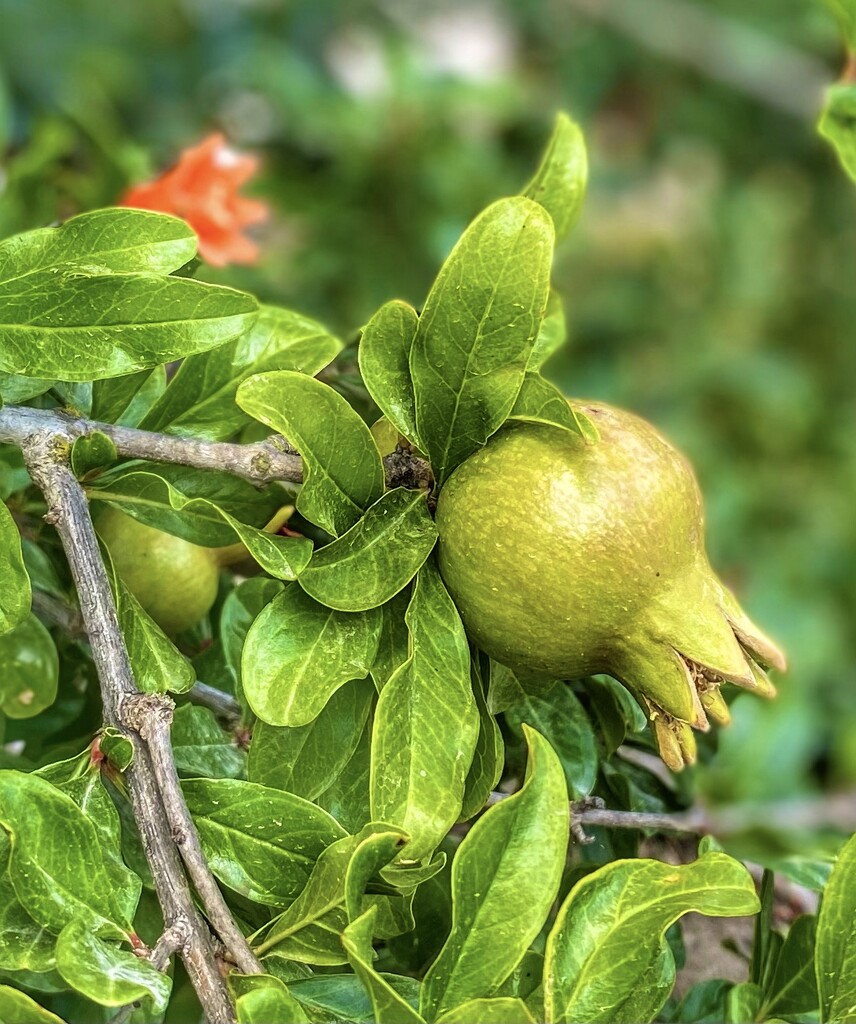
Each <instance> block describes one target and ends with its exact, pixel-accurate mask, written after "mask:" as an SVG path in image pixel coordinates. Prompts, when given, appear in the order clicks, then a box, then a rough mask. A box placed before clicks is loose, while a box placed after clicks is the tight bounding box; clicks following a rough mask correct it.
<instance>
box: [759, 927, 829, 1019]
mask: <svg viewBox="0 0 856 1024" xmlns="http://www.w3.org/2000/svg"><path fill="white" fill-rule="evenodd" d="M816 935H817V918H816V917H814V916H813V915H811V914H802V915H801V916H800V917H798V918H797V919H796V921H794V923H793V924H792V925H791V927H790V930H789V931H788V935H787V938H786V939H785V942H784V945H783V946H782V949H781V952H780V953H779V958H778V960H777V962H776V969H775V971H774V972H773V976H772V978H771V979H770V982H769V984H768V985H767V986H766V988H765V991H764V1009H765V1012H764V1013H763V1015H762V1016H761V1019H762V1020H763V1019H766V1017H769V1016H771V1015H774V1016H777V1017H789V1016H794V1015H796V1014H801V1013H813V1012H815V1011H816V1010H817V1009H818V1007H819V1006H820V998H819V996H818V992H817V977H816V976H815V970H814V962H815V940H816Z"/></svg>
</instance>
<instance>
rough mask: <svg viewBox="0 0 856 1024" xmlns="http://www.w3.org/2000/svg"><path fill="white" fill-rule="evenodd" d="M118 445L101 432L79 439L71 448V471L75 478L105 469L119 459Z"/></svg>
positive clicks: (97, 431)
mask: <svg viewBox="0 0 856 1024" xmlns="http://www.w3.org/2000/svg"><path fill="white" fill-rule="evenodd" d="M118 457H119V456H118V452H117V451H116V445H115V444H113V442H112V441H111V440H110V438H109V437H108V436H107V435H106V434H102V433H101V431H100V430H93V431H92V433H91V434H86V435H85V436H84V437H78V438H77V440H76V441H75V442H74V444H73V445H72V446H71V469H72V472H73V473H74V475H75V476H77V477H82V476H85V475H86V474H87V473H89V472H90V471H91V470H93V469H103V468H104V467H105V466H109V465H110V464H111V463H112V462H115V461H116V459H117V458H118Z"/></svg>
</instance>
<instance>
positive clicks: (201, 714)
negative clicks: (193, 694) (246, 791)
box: [172, 704, 260, 781]
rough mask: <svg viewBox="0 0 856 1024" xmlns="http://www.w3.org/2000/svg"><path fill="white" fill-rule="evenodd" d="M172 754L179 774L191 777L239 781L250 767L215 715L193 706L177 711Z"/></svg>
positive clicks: (244, 755) (174, 721) (174, 718)
mask: <svg viewBox="0 0 856 1024" xmlns="http://www.w3.org/2000/svg"><path fill="white" fill-rule="evenodd" d="M172 752H173V755H174V757H175V766H176V768H177V769H178V771H179V774H180V775H184V776H190V777H193V776H207V777H208V778H211V779H237V778H240V777H241V776H242V775H243V774H244V771H245V768H246V764H247V755H246V754H245V753H244V752H243V751H242V750H239V749H238V747H237V746H236V745H235V742H234V740H233V739H232V738H230V737H229V736H228V735H227V734H226V733H225V732H224V731H223V730H222V729H221V728H220V725H219V723H218V722H217V719H216V718H215V716H214V714H213V712H211V711H209V710H208V708H198V707H194V706H193V705H192V704H185V705H184V707H180V708H177V709H176V712H175V716H174V717H173V720H172ZM254 781H260V780H254Z"/></svg>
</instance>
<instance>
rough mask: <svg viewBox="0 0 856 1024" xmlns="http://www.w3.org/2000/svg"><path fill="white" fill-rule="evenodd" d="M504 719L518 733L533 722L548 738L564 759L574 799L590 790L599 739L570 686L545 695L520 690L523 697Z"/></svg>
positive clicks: (570, 790)
mask: <svg viewBox="0 0 856 1024" xmlns="http://www.w3.org/2000/svg"><path fill="white" fill-rule="evenodd" d="M505 721H506V722H507V723H508V725H509V727H510V728H511V730H512V731H513V732H515V733H518V734H520V733H521V732H522V728H523V725H524V724H525V725H530V726H532V728H533V729H537V730H538V732H540V733H541V735H542V736H544V737H545V738H546V739H547V740H549V742H550V743H551V744H552V747H553V750H554V751H555V752H556V754H557V755H558V757H559V760H560V761H561V762H562V768H563V769H564V772H565V781H566V782H567V784H568V793H569V794H570V797H571V800H580V799H582V798H583V797H586V796H588V795H589V794H590V793H591V791H592V789H594V784H595V781H596V780H597V765H598V757H597V738H596V737H595V734H594V729H592V725H591V722H590V721H589V717H588V715H587V714H586V712H585V709H584V708H583V706H582V704H580V702H579V700H578V699H577V697H576V695H575V694H574V692H573V690H572V689H571V688H570V687H569V686H567V685H566V684H565V683H559V684H558V686H554V687H552V689H551V690H550V691H549V692H548V693H545V694H544V695H543V696H532V695H530V694H526V693H522V692H521V696H520V700H519V701H518V702H517V703H516V704H513V705H512V706H511V707H510V708H508V709H507V710H506V712H505Z"/></svg>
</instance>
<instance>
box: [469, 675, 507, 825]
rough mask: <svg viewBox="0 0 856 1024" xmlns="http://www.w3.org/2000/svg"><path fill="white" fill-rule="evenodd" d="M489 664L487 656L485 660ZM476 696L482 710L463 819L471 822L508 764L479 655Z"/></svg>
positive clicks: (475, 678) (474, 694) (473, 680)
mask: <svg viewBox="0 0 856 1024" xmlns="http://www.w3.org/2000/svg"><path fill="white" fill-rule="evenodd" d="M484 661H485V664H487V659H486V658H485V659H484ZM471 668H472V672H471V675H472V684H473V696H474V697H475V700H476V707H477V708H478V712H479V735H478V739H477V740H476V747H475V750H474V751H473V760H472V764H471V765H470V770H469V772H468V774H467V781H466V787H465V790H464V799H463V803H462V805H461V820H462V821H467V820H469V819H470V818H472V817H474V815H476V814H478V812H479V811H480V810H481V809H482V808H483V807H484V806H485V804H486V803H487V801H488V799H489V797H490V794H491V793H492V792H493V790H494V789H495V788H496V786H497V783H498V782H499V779H500V776H501V775H502V769H503V766H504V764H505V744H504V743H503V740H502V733H501V732H500V729H499V725H497V721H496V719H495V718H494V716H493V715H492V714H491V713H490V711H488V708H487V702H486V700H485V693H484V690H485V687H484V682H483V680H482V673H481V668H480V663H479V659H478V658H474V659H473V663H472V666H471Z"/></svg>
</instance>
